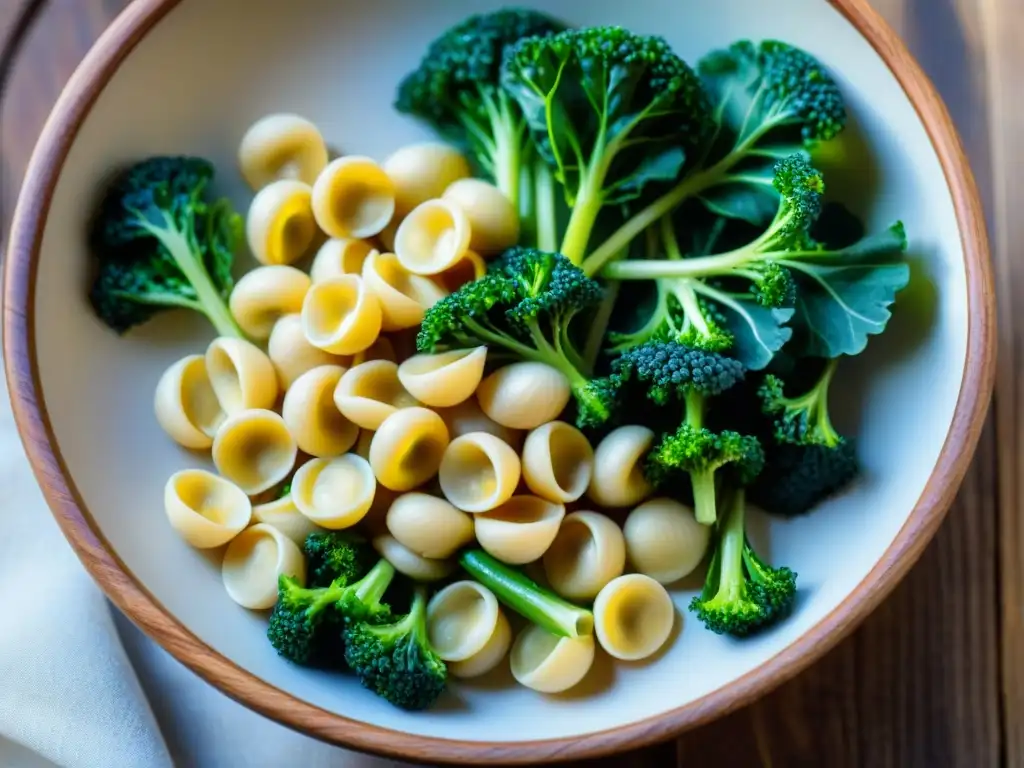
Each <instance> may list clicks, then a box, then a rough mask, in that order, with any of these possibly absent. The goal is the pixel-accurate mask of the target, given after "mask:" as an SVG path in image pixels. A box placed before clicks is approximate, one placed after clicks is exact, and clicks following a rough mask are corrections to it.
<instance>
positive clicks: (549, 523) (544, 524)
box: [473, 494, 565, 565]
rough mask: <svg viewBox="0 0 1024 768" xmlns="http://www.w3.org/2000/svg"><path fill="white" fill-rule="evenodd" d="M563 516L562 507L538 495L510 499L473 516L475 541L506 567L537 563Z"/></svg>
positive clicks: (523, 495)
mask: <svg viewBox="0 0 1024 768" xmlns="http://www.w3.org/2000/svg"><path fill="white" fill-rule="evenodd" d="M564 517H565V507H564V506H563V505H562V504H558V503H555V502H551V501H548V500H546V499H542V498H540V497H538V496H529V495H526V494H521V495H517V496H513V497H512V498H511V499H509V500H508V501H506V502H505V503H504V504H502V505H501V506H500V507H498V508H497V509H492V510H491V511H490V512H484V513H481V514H479V515H474V516H473V526H474V531H475V533H476V540H477V541H478V542H480V546H481V547H483V548H484V549H485V550H486V551H487V552H489V553H490V554H491V555H493V556H494V557H496V558H497V559H498V560H501V561H502V562H505V563H509V564H510V565H523V564H525V563H532V562H533V561H534V560H538V559H539V558H540V557H541V556H542V555H543V554H544V553H545V552H546V551H547V549H548V547H550V546H551V542H553V541H554V540H555V535H556V534H557V533H558V526H559V525H560V524H561V522H562V518H564Z"/></svg>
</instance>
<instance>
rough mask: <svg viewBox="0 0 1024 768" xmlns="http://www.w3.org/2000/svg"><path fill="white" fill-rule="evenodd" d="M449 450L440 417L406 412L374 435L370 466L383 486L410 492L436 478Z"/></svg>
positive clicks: (393, 416) (412, 410) (394, 416)
mask: <svg viewBox="0 0 1024 768" xmlns="http://www.w3.org/2000/svg"><path fill="white" fill-rule="evenodd" d="M447 448H448V428H447V427H446V426H445V425H444V422H443V421H442V420H441V417H440V416H438V415H437V414H436V413H434V412H433V411H430V410H427V409H426V408H419V407H413V408H403V409H401V410H398V411H395V412H394V413H393V414H391V415H390V416H388V417H387V418H386V419H384V421H383V422H382V423H381V425H380V427H379V428H378V429H377V431H376V432H375V433H374V435H373V439H372V440H371V441H370V466H371V467H373V473H374V475H376V476H377V480H378V481H379V482H380V484H381V485H383V486H385V487H387V488H390V489H391V490H392V491H411V490H412V489H413V488H416V487H418V486H420V485H423V483H425V482H427V481H428V480H430V479H431V478H432V477H434V475H436V474H437V471H438V467H439V466H440V464H441V459H442V456H444V455H445V450H446V449H447ZM456 506H457V505H456ZM396 567H397V566H396Z"/></svg>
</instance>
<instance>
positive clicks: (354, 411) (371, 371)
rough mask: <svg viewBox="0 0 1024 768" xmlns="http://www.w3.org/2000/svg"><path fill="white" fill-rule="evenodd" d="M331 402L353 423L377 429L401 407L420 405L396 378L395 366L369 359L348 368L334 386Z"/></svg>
mask: <svg viewBox="0 0 1024 768" xmlns="http://www.w3.org/2000/svg"><path fill="white" fill-rule="evenodd" d="M334 404H335V406H336V407H337V409H338V410H339V411H341V413H343V414H344V415H345V418H347V419H348V420H349V421H351V422H352V423H353V424H358V425H359V426H360V427H362V428H363V429H368V430H376V429H378V428H379V427H380V425H381V424H382V423H384V419H386V418H387V417H388V416H390V415H391V414H393V413H394V412H395V411H397V410H400V409H402V408H412V407H413V406H416V405H419V403H418V402H417V401H416V398H415V397H413V396H412V395H411V394H409V393H408V392H407V391H406V390H405V387H403V386H402V383H401V382H400V381H399V380H398V366H397V365H395V364H394V363H392V362H391V361H389V360H371V361H370V362H368V363H360V364H359V365H356V366H353V367H352V368H349V369H348V370H347V371H346V372H345V375H344V376H342V377H341V379H340V380H339V381H338V386H337V387H336V388H335V390H334Z"/></svg>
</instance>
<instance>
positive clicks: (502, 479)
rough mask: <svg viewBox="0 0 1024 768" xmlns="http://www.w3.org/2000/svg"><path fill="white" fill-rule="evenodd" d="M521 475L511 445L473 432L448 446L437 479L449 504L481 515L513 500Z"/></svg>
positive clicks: (493, 437)
mask: <svg viewBox="0 0 1024 768" xmlns="http://www.w3.org/2000/svg"><path fill="white" fill-rule="evenodd" d="M521 475H522V467H521V466H520V463H519V456H518V455H517V454H516V452H515V451H514V450H513V449H512V448H511V446H509V444H508V443H506V442H504V441H502V440H500V439H499V438H497V437H495V436H494V435H491V434H488V433H487V432H470V433H469V434H466V435H462V436H461V437H457V438H455V439H454V440H452V441H451V443H450V444H449V445H448V449H447V450H446V451H445V452H444V458H443V459H441V466H440V468H439V470H438V475H437V478H438V481H439V482H440V484H441V492H442V493H444V495H445V498H446V499H448V501H450V502H451V503H452V504H454V505H455V506H456V507H458V508H459V509H461V510H462V511H463V512H473V513H479V512H487V511H489V510H492V509H495V508H496V507H499V506H501V505H502V504H504V503H505V502H506V501H508V500H509V499H510V498H512V494H513V493H515V490H516V486H518V485H519V478H520V477H521Z"/></svg>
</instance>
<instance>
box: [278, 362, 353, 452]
mask: <svg viewBox="0 0 1024 768" xmlns="http://www.w3.org/2000/svg"><path fill="white" fill-rule="evenodd" d="M344 373H345V369H344V368H342V367H341V366H338V365H323V366H320V367H318V368H313V369H312V370H309V371H306V372H305V373H304V374H302V375H301V376H299V378H297V379H296V380H295V383H294V384H292V386H291V388H290V389H289V390H288V391H287V392H286V393H285V396H284V403H283V404H282V406H281V417H282V418H283V419H284V423H285V424H287V425H288V429H289V431H290V432H291V433H292V436H293V437H294V438H295V442H296V444H297V445H298V446H299V450H301V451H303V452H305V453H308V454H309V455H310V456H315V457H317V458H330V457H333V456H340V455H341V454H343V453H345V452H347V451H348V450H349V449H350V448H351V447H352V446H353V445H355V442H356V440H357V439H358V438H359V427H357V426H356V425H355V424H353V423H352V422H351V421H349V420H348V419H347V418H345V416H344V415H343V414H342V413H341V411H339V410H338V406H337V405H335V402H334V391H335V388H336V387H337V386H338V382H339V381H340V380H341V378H342V374H344Z"/></svg>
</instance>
